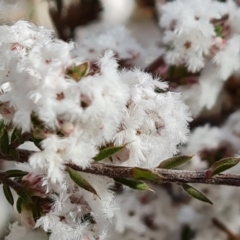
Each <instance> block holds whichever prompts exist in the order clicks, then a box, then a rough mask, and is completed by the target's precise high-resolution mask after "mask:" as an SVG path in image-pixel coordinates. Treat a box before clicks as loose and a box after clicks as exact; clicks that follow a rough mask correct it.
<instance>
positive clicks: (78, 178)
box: [67, 167, 99, 197]
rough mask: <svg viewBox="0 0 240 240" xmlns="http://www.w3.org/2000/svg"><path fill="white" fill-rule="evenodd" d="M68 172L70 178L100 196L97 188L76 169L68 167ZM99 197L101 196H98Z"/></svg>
mask: <svg viewBox="0 0 240 240" xmlns="http://www.w3.org/2000/svg"><path fill="white" fill-rule="evenodd" d="M67 172H68V173H69V176H70V178H71V179H72V180H73V181H74V182H75V183H76V184H77V185H78V186H79V187H81V188H83V189H85V190H87V191H89V192H91V193H93V194H95V195H97V196H98V194H97V192H96V190H95V189H94V188H93V187H92V185H91V184H90V183H89V182H88V181H87V180H85V179H84V178H83V177H82V176H81V175H80V174H79V172H77V171H75V170H74V169H72V168H70V167H68V168H67ZM98 197H99V196H98Z"/></svg>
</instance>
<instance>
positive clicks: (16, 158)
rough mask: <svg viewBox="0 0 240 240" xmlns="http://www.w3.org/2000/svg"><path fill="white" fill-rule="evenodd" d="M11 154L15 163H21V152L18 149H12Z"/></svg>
mask: <svg viewBox="0 0 240 240" xmlns="http://www.w3.org/2000/svg"><path fill="white" fill-rule="evenodd" d="M9 153H10V155H11V156H12V157H13V159H14V160H15V161H17V162H18V161H19V159H20V157H19V152H18V150H17V149H10V150H9Z"/></svg>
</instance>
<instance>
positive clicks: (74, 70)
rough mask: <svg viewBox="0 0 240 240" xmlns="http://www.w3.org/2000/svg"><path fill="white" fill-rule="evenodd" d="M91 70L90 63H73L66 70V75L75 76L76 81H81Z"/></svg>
mask: <svg viewBox="0 0 240 240" xmlns="http://www.w3.org/2000/svg"><path fill="white" fill-rule="evenodd" d="M88 70H89V63H88V62H84V63H82V64H80V65H73V66H71V67H69V68H67V70H66V75H67V76H69V77H71V78H73V79H74V80H75V81H76V82H78V81H80V80H81V78H82V77H84V76H85V75H86V74H87V72H88Z"/></svg>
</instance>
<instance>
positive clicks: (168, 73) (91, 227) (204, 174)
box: [0, 0, 240, 240]
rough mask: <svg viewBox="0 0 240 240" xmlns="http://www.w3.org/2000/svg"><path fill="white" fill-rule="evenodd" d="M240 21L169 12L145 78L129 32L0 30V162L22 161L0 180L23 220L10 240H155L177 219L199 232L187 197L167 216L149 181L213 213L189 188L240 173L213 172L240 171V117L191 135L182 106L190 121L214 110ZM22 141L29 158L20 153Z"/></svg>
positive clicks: (142, 54) (181, 4)
mask: <svg viewBox="0 0 240 240" xmlns="http://www.w3.org/2000/svg"><path fill="white" fill-rule="evenodd" d="M209 9H212V10H211V11H209ZM239 14H240V13H239V9H238V8H237V6H236V5H235V3H234V2H232V1H228V2H227V3H220V2H217V1H212V0H206V1H204V3H203V2H202V1H196V0H195V1H194V2H193V1H191V0H185V1H176V2H170V3H166V4H165V5H164V6H163V7H162V15H161V20H160V24H161V27H163V28H164V37H163V42H164V44H166V45H167V47H166V48H165V49H164V52H163V56H161V57H162V58H163V59H164V62H163V63H162V65H161V66H157V68H156V69H155V70H154V71H153V74H151V73H149V69H150V67H149V68H147V67H146V71H145V70H141V68H144V67H145V65H146V56H147V51H144V49H142V47H141V46H140V45H139V44H138V43H137V41H136V40H135V39H133V38H132V37H131V34H130V33H129V32H128V31H127V30H126V29H125V28H124V27H117V28H111V29H105V30H103V31H101V32H99V31H97V32H95V33H92V34H89V35H87V36H85V37H84V39H79V40H78V41H77V42H76V43H74V42H68V43H67V42H64V41H61V40H59V39H56V38H55V37H54V36H53V32H52V31H51V30H48V29H45V28H44V27H38V26H35V25H34V24H32V23H29V22H26V21H18V22H16V23H15V24H13V25H11V26H7V25H3V26H0V33H1V34H0V42H1V45H0V52H1V60H0V61H1V68H0V84H1V95H0V102H1V106H0V113H1V115H2V122H1V126H0V130H1V138H0V150H1V151H0V156H1V159H3V160H8V161H16V162H18V164H17V169H16V170H8V171H2V172H0V181H1V183H2V185H3V190H4V193H5V196H6V198H7V200H8V202H9V203H10V204H11V205H13V206H15V207H16V210H17V211H18V213H19V214H20V220H19V223H16V222H15V223H14V224H12V226H11V227H10V230H11V231H10V233H9V235H8V236H7V237H6V238H5V239H6V240H13V239H20V240H21V239H32V238H33V237H34V238H35V239H39V240H40V239H50V240H51V239H69V240H71V239H72V240H75V239H84V240H94V239H95V240H102V239H107V238H108V237H109V236H110V238H111V236H113V235H114V233H113V232H112V231H113V230H112V229H114V228H115V230H116V231H118V232H124V231H125V229H132V230H134V231H135V232H137V234H145V235H143V236H145V238H144V239H157V238H159V236H160V235H159V234H162V235H161V237H162V238H166V237H168V232H169V230H171V229H172V230H174V227H172V225H174V224H173V223H174V222H175V221H179V222H180V223H181V224H183V225H184V226H185V227H186V226H187V227H188V225H189V224H191V223H193V225H194V224H195V225H194V226H195V228H197V223H199V222H203V219H202V216H200V214H199V213H197V211H195V210H194V209H193V208H192V207H191V206H188V205H187V204H186V203H187V202H189V201H190V200H189V198H188V197H186V196H185V195H183V194H182V193H181V194H180V196H182V200H181V201H183V203H184V204H183V206H181V208H180V209H179V208H178V209H176V208H173V207H171V204H172V202H171V201H170V200H169V196H168V194H167V193H166V191H164V190H163V188H159V187H158V186H156V185H151V184H150V185H148V184H147V182H153V183H167V184H169V183H177V184H178V185H180V186H182V189H183V190H184V191H185V192H187V193H188V194H189V195H191V196H192V197H194V198H197V199H199V200H201V201H203V202H206V203H210V204H212V201H211V200H210V199H208V198H207V197H206V196H205V194H204V193H206V192H207V191H206V189H208V187H205V191H204V189H202V191H199V190H197V189H195V188H193V187H192V186H191V185H189V184H188V183H206V184H209V183H210V184H223V185H234V186H238V185H239V177H238V176H235V175H231V174H221V175H219V173H221V172H223V171H224V170H227V169H229V168H231V167H233V166H235V165H236V164H237V163H238V162H239V158H237V157H234V154H236V153H237V151H238V145H239V144H238V143H239V133H238V132H239V129H238V121H237V120H236V119H238V116H239V113H238V112H236V113H235V114H233V115H232V116H231V117H230V118H229V120H228V121H227V122H226V123H225V125H223V126H222V127H221V128H217V127H216V128H212V127H210V126H204V127H201V128H197V129H196V130H195V131H193V132H191V133H189V127H188V124H189V122H190V121H191V120H192V118H191V114H190V111H189V109H188V107H187V105H186V103H188V102H189V101H190V100H191V104H192V105H190V107H191V109H192V110H193V112H194V116H195V115H196V114H200V111H201V110H202V109H203V107H207V108H211V107H212V106H213V105H214V103H215V101H216V99H217V95H218V93H219V92H220V90H221V89H222V87H223V82H224V81H226V80H227V79H228V77H230V76H231V75H232V74H233V73H235V72H237V71H238V70H239V68H240V65H239V62H240V59H239V56H240V53H239V47H240V45H239V31H238V28H239V27H238V25H237V24H236V20H237V19H238V18H239V16H240V15H239ZM230 58H231V63H229V62H230V60H229V59H230ZM156 73H161V74H162V76H163V77H164V78H167V80H168V79H174V80H179V82H175V84H176V85H175V86H173V85H172V82H171V81H170V85H169V83H167V82H165V81H163V80H161V79H160V78H159V77H155V74H156ZM179 73H182V75H181V74H180V75H178V74H179ZM176 74H177V75H176ZM175 75H176V76H175ZM183 80H184V81H183ZM189 83H191V84H190V85H189ZM193 89H195V90H196V91H197V94H196V92H194V91H195V90H194V91H193ZM209 90H210V91H211V96H208V91H209ZM180 91H183V94H181V93H179V92H180ZM182 96H183V97H182ZM206 96H207V97H206ZM192 98H193V99H192ZM183 99H184V100H185V102H186V103H184V101H183ZM236 122H237V123H236ZM188 135H190V136H189V139H190V141H189V143H187V139H188ZM206 136H207V137H206ZM26 142H30V144H31V145H32V147H33V148H34V151H30V150H25V149H22V148H21V146H22V144H23V143H26ZM186 143H187V144H186ZM183 144H185V145H183ZM179 153H181V154H182V155H181V156H178V155H177V154H179ZM194 154H195V155H194ZM193 155H194V156H193ZM191 159H192V162H191V163H189V165H188V167H189V168H190V169H193V170H199V171H183V170H172V169H174V168H176V167H179V166H180V165H182V164H184V163H186V162H188V161H189V160H191ZM220 159H222V160H220ZM203 168H204V169H207V170H202V169H203ZM175 187H176V186H175V185H174V188H175ZM130 188H132V189H134V190H131V191H129V189H130ZM167 189H168V191H171V188H167ZM12 190H14V192H15V193H16V197H14V195H13V192H12ZM137 190H138V191H137ZM141 190H142V191H144V192H140V191H141ZM149 190H152V191H153V190H154V192H155V193H152V192H151V191H149ZM122 191H123V192H122ZM216 191H217V190H216ZM119 192H121V193H119ZM231 194H232V195H234V194H237V193H236V192H234V193H231ZM170 195H172V197H173V198H174V196H175V190H174V191H173V192H171V193H170ZM215 198H216V199H217V198H218V196H217V193H216V194H215V195H214V194H213V200H215ZM194 202H195V201H194ZM200 204H201V206H202V205H203V204H204V203H200ZM223 205H224V207H225V206H226V201H224V203H223ZM199 206H200V205H197V207H198V208H201V207H199ZM203 208H204V207H202V209H203ZM207 209H209V208H207ZM204 210H206V209H204ZM168 211H170V212H171V213H170V214H168V213H167V212H168ZM163 213H164V214H165V215H164V216H163ZM176 214H177V216H178V217H177V218H175V219H172V216H175V215H176ZM168 215H169V216H168ZM170 215H171V217H170ZM185 216H187V217H185ZM159 226H161V227H162V226H164V228H165V230H164V231H163V232H161V231H160V232H161V233H159V229H160V228H159ZM147 227H148V228H150V229H151V230H154V231H153V232H151V231H150V232H147V233H145V232H146V230H147ZM207 227H209V226H207ZM184 229H186V230H187V228H184ZM206 229H207V228H205V229H204V231H206ZM204 231H202V232H203V235H202V236H204ZM190 232H191V229H190ZM133 234H134V233H133V232H128V233H127V237H128V238H127V239H130V238H131V237H133ZM191 234H193V232H192V233H191ZM202 236H201V237H202ZM189 239H190V238H189ZM196 239H197V238H196ZM199 239H200V238H199ZM211 239H212V238H211Z"/></svg>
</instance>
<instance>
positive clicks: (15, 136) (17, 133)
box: [11, 127, 24, 144]
mask: <svg viewBox="0 0 240 240" xmlns="http://www.w3.org/2000/svg"><path fill="white" fill-rule="evenodd" d="M15 141H18V142H19V143H20V144H22V143H24V140H23V137H22V132H21V130H20V129H19V128H17V127H15V128H14V130H13V132H12V135H11V143H12V142H15Z"/></svg>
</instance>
